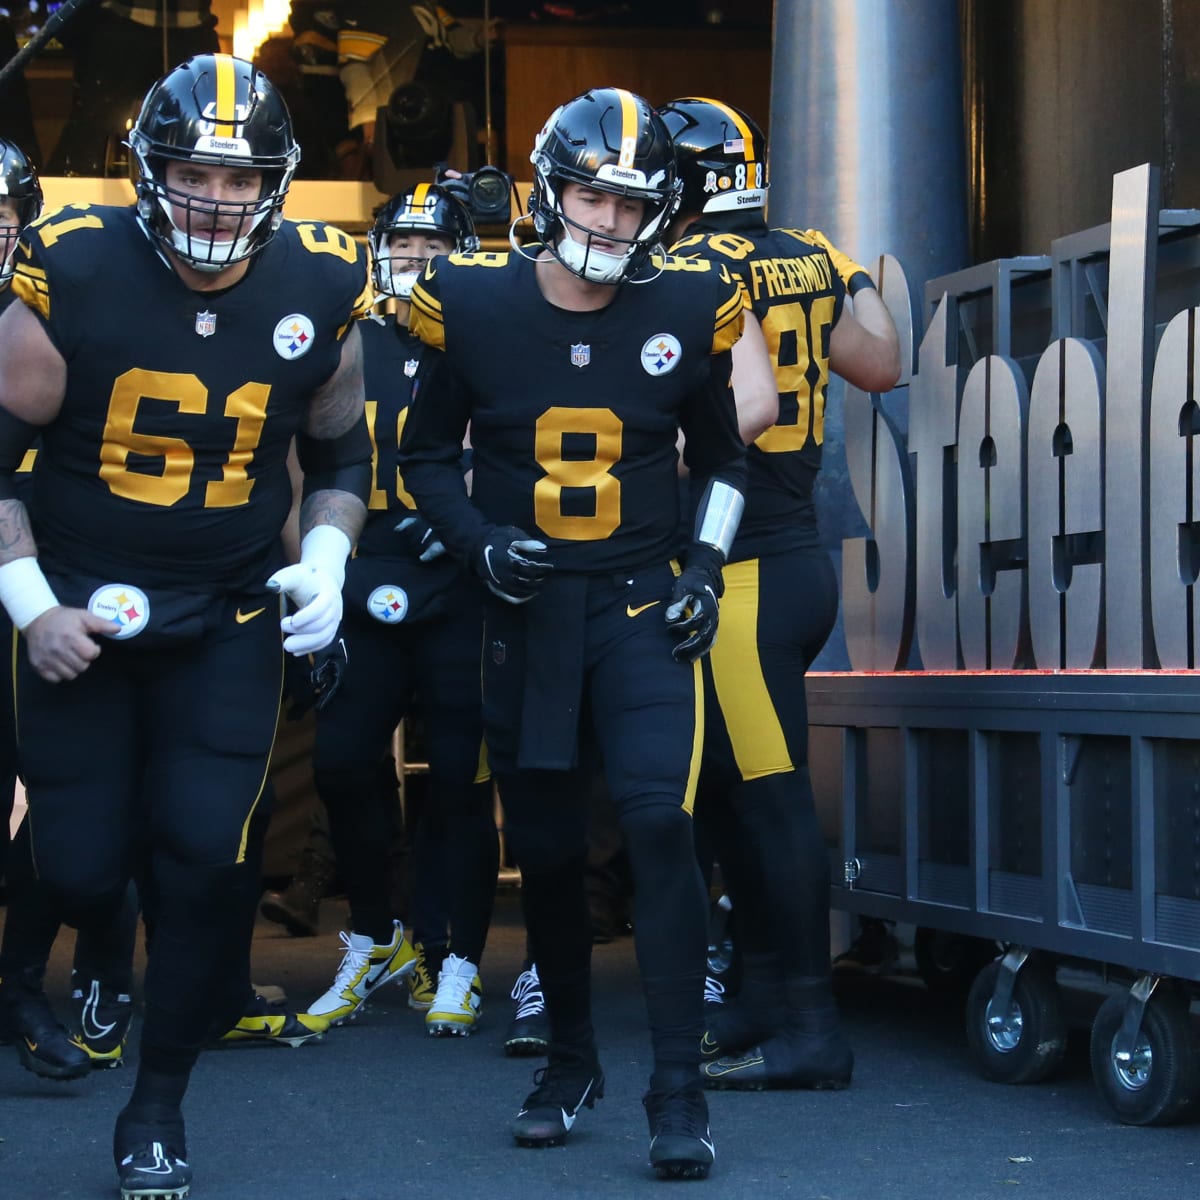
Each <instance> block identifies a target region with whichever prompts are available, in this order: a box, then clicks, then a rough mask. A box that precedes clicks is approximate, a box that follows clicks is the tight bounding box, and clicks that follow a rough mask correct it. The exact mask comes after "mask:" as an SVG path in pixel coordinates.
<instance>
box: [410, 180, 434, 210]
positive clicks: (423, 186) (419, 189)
mask: <svg viewBox="0 0 1200 1200" xmlns="http://www.w3.org/2000/svg"><path fill="white" fill-rule="evenodd" d="M429 187H430V185H429V184H427V183H418V184H417V186H416V187H415V188H413V194H412V199H411V200H410V201H409V202H408V211H409V212H410V213H423V212H424V211H425V206H426V205H427V204H428V203H429Z"/></svg>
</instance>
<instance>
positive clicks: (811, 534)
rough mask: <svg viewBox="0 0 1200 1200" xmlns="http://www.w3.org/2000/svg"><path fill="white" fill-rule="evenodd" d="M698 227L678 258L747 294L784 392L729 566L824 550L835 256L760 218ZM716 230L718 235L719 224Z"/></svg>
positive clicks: (757, 452)
mask: <svg viewBox="0 0 1200 1200" xmlns="http://www.w3.org/2000/svg"><path fill="white" fill-rule="evenodd" d="M707 219H708V220H711V221H712V223H713V225H712V226H706V225H704V224H703V221H704V220H705V219H704V218H702V222H701V223H700V224H698V225H695V226H693V227H692V228H693V230H695V229H703V230H704V232H693V233H692V234H691V235H690V236H689V237H685V238H684V239H683V240H682V241H680V242H678V243H677V244H676V245H675V246H674V247H673V248H672V253H674V254H680V255H683V256H685V257H689V258H691V257H700V258H703V259H706V260H709V261H712V262H714V263H720V264H721V265H723V266H724V267H725V268H726V269H727V270H728V271H729V272H730V274H732V275H734V276H736V277H737V279H738V280H739V281H740V282H741V284H742V286H743V287H744V288H745V292H746V297H747V304H748V305H749V307H750V309H751V310H752V311H753V313H754V315H755V316H756V317H757V318H758V321H759V324H761V325H762V330H763V337H764V339H765V340H766V343H767V351H768V353H769V354H770V356H771V367H772V369H773V371H774V373H775V380H776V387H777V388H778V390H779V416H778V417H777V418H776V421H775V424H774V425H772V426H771V427H770V428H769V429H766V430H764V431H763V432H762V433H761V434H759V436H758V437H757V438H756V439H755V441H754V443H753V445H751V446H750V447H749V453H748V455H747V466H748V468H749V489H748V491H747V493H746V511H745V512H744V513H743V515H742V522H741V525H740V526H739V527H738V534H737V538H736V539H735V541H734V544H733V552H732V554H731V555H730V558H731V560H735V561H740V560H742V559H747V558H756V557H759V556H761V555H764V554H777V553H781V552H783V551H785V550H790V549H796V548H799V547H814V546H819V545H820V544H821V540H820V534H819V532H818V529H817V514H816V507H815V504H814V500H813V488H814V485H815V483H816V478H817V473H818V472H819V471H820V469H821V448H822V446H823V445H824V442H825V393H826V388H827V386H828V383H829V335H830V332H831V331H832V329H833V327H834V325H836V324H837V320H838V317H840V316H841V312H842V306H843V304H844V303H845V297H846V288H845V285H844V284H843V283H842V281H841V279H840V278H839V276H838V274H837V272H836V271H835V270H834V267H833V263H832V261H831V260H830V258H829V255H828V254H827V253H826V251H825V250H824V249H822V248H821V247H820V246H816V245H814V244H813V243H811V242H807V241H805V240H804V235H803V234H802V233H800V232H798V231H796V230H793V229H768V228H767V226H766V224H765V223H764V222H763V221H762V218H761V216H760V215H757V214H753V213H750V212H747V213H745V214H744V215H739V214H734V213H719V214H717V215H716V216H715V217H711V218H707ZM718 223H719V224H720V232H713V226H715V225H717V224H718Z"/></svg>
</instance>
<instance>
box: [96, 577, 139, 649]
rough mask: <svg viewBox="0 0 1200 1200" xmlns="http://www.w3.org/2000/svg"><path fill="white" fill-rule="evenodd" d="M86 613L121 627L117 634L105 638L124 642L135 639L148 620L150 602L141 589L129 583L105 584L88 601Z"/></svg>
mask: <svg viewBox="0 0 1200 1200" xmlns="http://www.w3.org/2000/svg"><path fill="white" fill-rule="evenodd" d="M87 606H88V612H90V613H94V614H95V615H96V616H97V617H103V618H104V620H106V621H116V622H117V624H118V625H120V626H121V628H120V630H119V631H118V632H117V633H112V634H108V635H107V636H109V637H113V638H116V639H117V640H118V641H124V640H125V639H126V638H131V637H137V635H138V634H139V633H141V632H142V630H143V629H145V628H146V622H147V621H149V620H150V601H149V600H148V599H147V598H146V593H145V592H143V591H142V589H141V588H136V587H134V586H133V585H132V584H129V583H106V584H105V585H104V586H103V587H98V588H97V589H96V590H95V591H94V592H93V593H92V598H91V599H90V600H89V601H88V605H87Z"/></svg>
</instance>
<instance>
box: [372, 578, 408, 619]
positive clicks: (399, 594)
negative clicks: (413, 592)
mask: <svg viewBox="0 0 1200 1200" xmlns="http://www.w3.org/2000/svg"><path fill="white" fill-rule="evenodd" d="M367 611H368V612H369V613H370V614H371V616H373V617H374V618H375V620H377V621H382V622H383V623H384V624H385V625H399V624H400V622H401V621H403V620H404V618H405V617H406V616H408V593H407V592H406V591H405V590H404V589H403V588H402V587H396V586H395V584H391V583H385V584H384V585H383V586H382V587H377V588H376V589H375V590H374V591H373V592H372V593H371V594H370V595H369V596H368V597H367Z"/></svg>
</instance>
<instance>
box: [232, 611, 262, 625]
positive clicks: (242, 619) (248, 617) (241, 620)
mask: <svg viewBox="0 0 1200 1200" xmlns="http://www.w3.org/2000/svg"><path fill="white" fill-rule="evenodd" d="M266 611H267V610H266V609H265V608H256V609H255V610H254V611H253V612H248V613H244V612H242V610H241V609H240V608H239V609H238V610H237V612H236V613H234V614H233V618H234V620H235V621H237V623H238V624H239V625H245V623H246V622H247V621H253V620H254V618H255V617H257V616H259V615H260V614H261V613H265V612H266Z"/></svg>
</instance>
